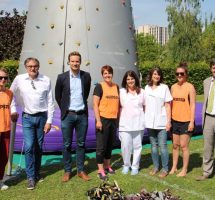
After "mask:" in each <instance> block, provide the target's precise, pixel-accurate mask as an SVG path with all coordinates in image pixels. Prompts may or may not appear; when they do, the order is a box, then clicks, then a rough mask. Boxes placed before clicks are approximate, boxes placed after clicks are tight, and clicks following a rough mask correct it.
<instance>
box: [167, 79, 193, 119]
mask: <svg viewBox="0 0 215 200" xmlns="http://www.w3.org/2000/svg"><path fill="white" fill-rule="evenodd" d="M192 87H193V86H192V84H191V83H188V82H185V83H183V85H179V84H178V83H175V84H174V85H173V86H172V88H171V92H172V97H173V101H172V119H173V120H175V121H179V122H189V121H190V120H191V110H190V102H189V93H190V91H191V88H192Z"/></svg>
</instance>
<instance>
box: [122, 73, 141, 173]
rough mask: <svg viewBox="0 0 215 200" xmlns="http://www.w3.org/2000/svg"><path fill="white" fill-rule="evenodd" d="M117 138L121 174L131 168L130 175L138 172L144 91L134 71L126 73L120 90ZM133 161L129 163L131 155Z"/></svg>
mask: <svg viewBox="0 0 215 200" xmlns="http://www.w3.org/2000/svg"><path fill="white" fill-rule="evenodd" d="M120 104H121V112H120V120H119V138H120V141H121V150H122V157H123V162H124V165H123V170H122V173H123V174H127V173H128V172H129V169H130V168H131V175H136V174H138V172H139V163H140V158H141V151H142V136H143V131H144V110H143V107H144V90H143V89H142V88H140V81H139V78H138V76H137V75H136V73H135V72H134V71H127V72H126V73H125V75H124V77H123V80H122V88H121V89H120ZM132 153H133V161H132V163H131V154H132Z"/></svg>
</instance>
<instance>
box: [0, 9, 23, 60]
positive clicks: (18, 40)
mask: <svg viewBox="0 0 215 200" xmlns="http://www.w3.org/2000/svg"><path fill="white" fill-rule="evenodd" d="M23 14H24V15H19V13H18V11H17V10H16V9H15V8H14V9H13V13H12V14H11V13H9V12H6V11H3V10H2V11H0V61H1V60H5V59H15V60H17V59H19V57H20V53H21V48H22V41H23V37H24V28H25V23H26V13H23Z"/></svg>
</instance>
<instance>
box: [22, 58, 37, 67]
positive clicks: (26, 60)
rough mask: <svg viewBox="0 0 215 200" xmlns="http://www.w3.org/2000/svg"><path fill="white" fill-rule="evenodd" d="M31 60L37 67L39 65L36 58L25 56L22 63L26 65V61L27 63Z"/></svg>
mask: <svg viewBox="0 0 215 200" xmlns="http://www.w3.org/2000/svg"><path fill="white" fill-rule="evenodd" d="M31 60H33V61H34V62H36V63H37V66H38V67H39V66H40V61H39V60H38V59H37V58H34V57H29V58H26V59H25V61H24V65H25V66H26V65H27V63H28V62H29V61H31Z"/></svg>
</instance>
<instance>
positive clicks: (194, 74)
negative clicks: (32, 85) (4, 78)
mask: <svg viewBox="0 0 215 200" xmlns="http://www.w3.org/2000/svg"><path fill="white" fill-rule="evenodd" d="M155 65H156V64H155V63H154V62H145V63H144V64H141V65H140V66H139V71H140V72H141V74H142V78H143V79H142V80H143V81H142V86H143V87H144V86H145V85H146V77H147V75H148V73H149V71H150V69H151V68H152V67H153V66H155ZM0 67H5V68H7V70H8V72H9V78H10V83H11V82H12V81H13V79H14V78H15V76H16V75H17V70H18V68H19V61H17V60H6V61H3V62H0ZM160 67H161V69H162V71H163V75H164V83H166V84H167V85H168V86H169V87H170V86H171V85H172V84H173V83H175V82H176V78H175V68H176V66H173V65H171V66H170V65H167V66H160ZM188 71H189V79H188V81H189V82H191V83H192V84H193V85H194V86H195V88H196V91H197V94H203V83H202V82H203V80H204V79H205V78H207V77H209V76H211V72H210V69H209V65H208V64H206V63H204V62H201V63H193V64H190V65H189V67H188Z"/></svg>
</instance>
